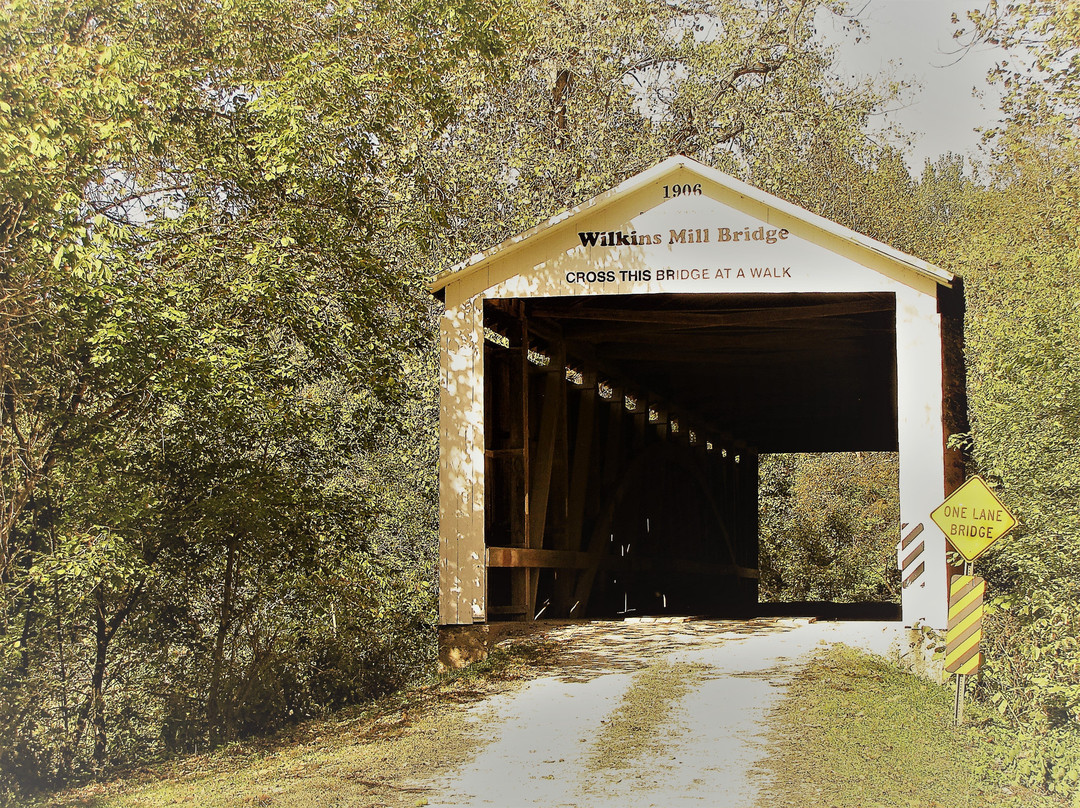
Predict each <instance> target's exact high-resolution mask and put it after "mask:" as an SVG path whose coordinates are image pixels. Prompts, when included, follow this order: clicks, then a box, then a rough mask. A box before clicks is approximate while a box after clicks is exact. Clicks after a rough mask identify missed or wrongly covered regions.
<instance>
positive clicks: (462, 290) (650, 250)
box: [432, 158, 952, 629]
mask: <svg viewBox="0 0 1080 808" xmlns="http://www.w3.org/2000/svg"><path fill="white" fill-rule="evenodd" d="M698 183H700V186H701V191H702V192H701V194H700V195H691V196H681V197H678V198H669V199H665V198H664V189H663V188H664V186H665V185H667V186H671V185H674V184H689V185H691V186H693V185H696V184H698ZM718 228H727V229H728V230H729V231H731V232H732V233H734V232H735V231H741V232H743V233H745V232H746V230H747V229H748V230H749V231H750V232H751V233H753V232H754V231H756V230H757V229H758V228H765V230H766V231H770V230H771V231H777V232H776V233H775V234H774V235H776V237H777V238H776V241H775V243H771V244H770V243H767V242H764V241H760V240H759V241H755V240H753V239H751V240H750V241H743V240H741V239H740V240H739V241H737V242H736V241H733V240H732V241H726V242H722V241H720V240H719V232H718ZM672 230H674V231H675V232H676V233H678V231H680V230H692V231H695V235H696V231H698V230H701V231H702V232H706V231H707V232H708V233H709V240H708V242H707V243H706V242H704V241H702V242H701V243H672V240H671V231H672ZM781 230H786V231H787V234H788V235H787V238H780V237H779V231H781ZM589 231H593V232H611V231H622V232H623V233H624V234H629V233H632V232H636V233H637V234H638V235H639V236H641V235H644V234H648V235H650V236H657V235H658V236H659V237H660V238H659V239H657V242H658V243H653V244H648V245H637V246H626V245H622V246H614V247H601V246H595V247H585V246H583V245H582V241H581V238H580V236H579V233H581V232H589ZM764 268H769V269H770V272H769V275H768V276H767V277H766V276H764V273H763V271H762V270H763V269H764ZM755 269H757V270H758V272H757V276H755V272H754V270H755ZM695 270H696V271H697V274H696V275H695V274H694V272H693V271H695ZM740 270H741V274H740ZM646 271H647V272H649V274H650V279H649V280H645V279H644V278H643V276H641V275H638V276H634V275H632V274H630V273H634V272H639V273H644V272H646ZM590 272H592V273H597V272H599V273H614V279H613V280H610V281H606V280H596V281H589V280H581V276H580V275H577V274H576V273H590ZM623 273H626V274H623ZM658 273H662V276H661V277H662V279H657V278H658ZM951 279H952V276H951V275H949V274H948V273H947V272H944V271H943V270H941V269H939V268H937V267H933V266H930V265H928V264H926V263H925V262H922V261H920V260H919V259H917V258H913V257H911V256H906V255H904V254H902V253H899V252H897V251H896V250H893V249H892V248H890V247H888V246H886V245H884V244H880V243H879V242H876V241H873V240H872V239H869V238H867V237H865V236H861V235H859V234H857V233H854V232H852V231H850V230H846V229H845V228H843V227H841V226H839V225H836V224H835V223H833V222H829V221H827V220H825V219H822V218H821V217H818V216H815V215H813V214H810V213H809V212H807V211H803V210H802V209H800V208H798V207H796V206H794V205H791V204H789V203H786V202H783V201H782V200H779V199H776V198H773V197H770V196H768V195H767V194H764V193H762V192H761V191H758V190H756V189H753V188H751V187H750V186H747V185H745V184H744V183H740V182H738V181H737V180H734V179H732V178H730V177H726V176H725V175H723V174H721V173H720V172H717V171H714V170H713V169H709V168H707V167H705V166H702V165H700V164H697V163H694V162H693V161H690V160H688V159H687V158H673V159H671V160H668V161H665V162H664V163H661V164H660V165H659V166H657V167H655V168H653V169H651V170H650V171H647V172H645V173H644V174H641V175H639V176H638V177H635V178H632V179H631V180H628V181H627V182H626V183H623V184H622V185H621V186H619V187H618V188H616V189H614V190H613V191H609V192H608V193H606V194H603V195H601V196H599V197H597V198H596V199H594V200H591V201H590V202H588V203H585V204H584V205H582V206H580V207H579V208H576V209H574V210H573V211H569V212H567V213H566V214H561V215H560V216H558V217H555V218H554V219H552V220H551V221H550V222H548V223H547V224H545V225H542V226H540V227H538V228H534V229H533V230H531V231H528V232H527V233H524V234H522V235H521V236H517V237H514V238H512V239H510V240H508V241H507V242H504V243H503V244H502V245H500V246H499V247H497V248H494V249H492V250H489V251H488V252H487V253H484V254H481V255H480V256H476V257H475V258H474V259H471V260H470V261H469V262H466V263H465V264H463V265H460V266H459V267H456V268H455V269H454V270H452V271H451V272H448V273H445V274H444V275H442V276H440V278H439V279H438V280H437V281H436V283H435V284H434V285H433V287H432V288H433V290H443V292H444V294H445V303H446V314H445V316H444V318H443V321H442V339H443V356H442V360H441V362H442V364H441V367H442V372H443V379H442V382H443V384H442V387H443V389H442V396H441V403H440V489H439V490H440V514H441V522H440V564H439V574H440V579H439V585H440V612H439V619H440V623H442V624H445V625H452V624H468V623H472V622H476V621H483V620H485V619H486V606H485V603H484V592H485V580H484V577H485V568H484V562H483V559H484V518H483V507H484V505H483V488H484V435H483V432H484V402H483V394H484V385H483V301H484V299H485V298H524V297H565V296H582V295H610V294H623V295H625V294H661V293H713V294H715V293H780V292H803V293H830V292H836V293H852V292H855V293H858V292H887V293H893V294H895V295H896V301H897V308H896V312H897V314H896V316H897V333H896V339H897V391H898V392H897V395H898V402H897V403H898V417H899V424H898V434H899V447H900V500H901V520H902V521H903V522H909V523H912V524H917V523H919V522H922V523H923V524H924V534H923V539H924V540H925V541H926V543H927V552H926V553H925V555H926V558H927V569H926V573H925V574H924V575H923V577H922V579H921V581H920V582H919V583H918V584H917V585H916V586H913V587H910V588H909V589H907V590H905V591H904V595H903V614H904V622H905V623H906V624H908V625H912V624H914V623H915V622H919V623H922V624H925V625H928V626H930V627H932V628H940V629H944V628H945V624H946V615H947V591H946V570H945V539H944V536H943V535H942V534H941V532H940V531H939V530H938V529H937V528H936V526H934V525H933V523H932V522H931V520H930V518H929V514H930V512H931V511H932V510H933V509H934V508H935V507H936V506H937V505H939V504H940V503H941V501H942V499H943V498H944V486H945V483H944V461H943V448H944V447H943V434H942V432H943V430H942V424H941V408H942V403H941V398H942V375H941V374H942V363H941V324H940V318H939V316H938V314H937V289H938V286H939V284H948V283H949V282H950V281H951Z"/></svg>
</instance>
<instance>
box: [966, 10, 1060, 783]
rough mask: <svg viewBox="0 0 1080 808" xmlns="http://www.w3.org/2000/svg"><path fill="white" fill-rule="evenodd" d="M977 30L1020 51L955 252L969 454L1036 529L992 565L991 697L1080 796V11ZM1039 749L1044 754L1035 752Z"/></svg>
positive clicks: (1003, 14) (1019, 764) (1033, 762)
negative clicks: (963, 313) (1079, 236)
mask: <svg viewBox="0 0 1080 808" xmlns="http://www.w3.org/2000/svg"><path fill="white" fill-rule="evenodd" d="M970 23H971V24H970V26H969V32H968V33H969V34H971V35H974V36H976V37H981V38H983V39H986V40H989V41H991V42H996V43H998V44H1001V45H1002V46H1004V47H1006V48H1010V49H1013V51H1014V52H1016V53H1018V56H1019V59H1018V60H1017V62H1018V63H1019V64H1020V65H1021V66H1020V67H1019V68H1016V67H1010V66H1009V64H1008V63H1006V62H1003V63H1002V65H1001V67H999V69H998V70H997V71H996V73H995V75H994V76H993V78H995V79H997V80H1000V81H1002V82H1003V84H1004V88H1005V98H1004V102H1003V109H1004V111H1005V113H1006V122H1005V124H1004V125H1003V126H1002V127H1001V128H1000V129H999V130H997V131H996V132H994V133H991V135H992V137H991V140H990V143H991V147H992V154H993V164H992V166H991V169H990V174H989V177H988V179H989V184H988V186H987V187H986V188H985V189H982V190H978V191H974V192H972V193H970V194H969V195H968V198H967V202H966V205H965V208H964V214H963V215H962V216H961V217H960V219H959V221H958V223H957V227H956V229H955V231H954V233H953V238H952V240H951V241H950V242H949V243H948V245H947V250H948V251H949V253H950V254H951V256H952V257H953V260H955V261H956V265H957V266H958V267H959V268H960V270H961V271H962V273H963V275H964V280H965V285H966V289H967V306H968V320H967V328H966V332H967V344H968V384H969V395H970V402H971V422H972V430H971V434H970V436H966V437H967V438H968V439H969V444H968V446H969V448H970V451H971V453H972V457H973V460H974V462H975V464H976V467H977V468H978V470H979V471H981V472H982V473H983V474H985V475H986V476H987V477H989V478H990V479H991V480H992V481H993V482H994V483H995V484H996V485H997V486H998V488H999V491H1000V494H1001V496H1002V497H1003V499H1004V500H1005V502H1006V503H1007V504H1008V505H1009V507H1010V509H1011V510H1012V511H1013V512H1014V513H1016V514H1017V516H1018V517H1019V520H1020V525H1019V527H1018V528H1017V530H1015V531H1014V533H1013V534H1012V535H1011V536H1010V537H1009V538H1007V539H1006V540H1004V541H1003V542H1002V543H1001V544H1000V546H999V547H995V548H994V549H992V550H991V551H990V552H989V553H988V555H987V558H986V560H985V563H981V564H980V572H982V573H984V574H986V575H987V577H988V578H989V579H990V582H991V588H992V591H996V592H997V593H998V596H997V598H996V599H995V608H996V613H995V615H994V616H993V618H992V620H991V622H990V624H989V626H988V639H987V643H986V645H985V648H984V650H985V653H986V663H985V666H984V669H983V694H984V696H986V697H987V698H989V699H990V700H991V701H992V702H993V703H995V704H996V705H997V707H998V708H999V709H1000V711H1001V712H1002V714H1003V715H1005V716H1007V717H1008V718H1009V719H1010V720H1011V721H1012V723H1013V728H1012V730H1011V745H1010V747H1009V748H1007V750H1006V756H1005V757H1006V763H1007V764H1008V768H1009V770H1010V771H1011V772H1012V773H1013V775H1014V776H1016V777H1018V778H1020V779H1022V780H1024V781H1025V782H1027V783H1030V784H1034V785H1040V786H1046V787H1048V788H1050V789H1051V790H1054V791H1059V792H1062V793H1066V794H1069V793H1072V794H1075V793H1076V792H1077V789H1078V787H1080V751H1078V750H1080V724H1078V721H1080V652H1078V649H1080V629H1078V628H1077V626H1078V625H1080V612H1078V609H1077V603H1078V602H1080V591H1078V589H1077V583H1076V582H1077V580H1078V577H1077V576H1078V573H1080V569H1078V568H1077V561H1076V559H1077V557H1078V551H1080V450H1078V447H1080V360H1078V359H1077V334H1078V333H1080V306H1078V304H1077V301H1080V281H1078V279H1077V278H1078V275H1077V270H1078V268H1080V266H1078V264H1080V250H1078V246H1077V241H1076V233H1077V231H1078V230H1080V214H1078V204H1077V203H1078V201H1080V184H1078V181H1077V177H1076V170H1075V167H1076V165H1077V161H1078V158H1080V151H1078V142H1077V138H1076V122H1077V114H1078V110H1080V105H1078V100H1080V99H1078V96H1077V90H1078V77H1080V73H1078V66H1080V62H1078V60H1077V53H1078V51H1077V43H1078V42H1080V14H1078V13H1077V8H1076V4H1075V3H1070V2H1051V1H1050V0H1046V1H1045V2H1044V1H1043V0H1039V1H1038V2H1031V3H1001V2H991V3H990V4H988V6H987V8H986V10H985V11H984V12H982V13H979V14H973V15H971V19H970ZM1033 750H1034V751H1033Z"/></svg>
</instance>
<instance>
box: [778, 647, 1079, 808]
mask: <svg viewBox="0 0 1080 808" xmlns="http://www.w3.org/2000/svg"><path fill="white" fill-rule="evenodd" d="M954 693H955V691H954V690H953V689H952V688H951V687H950V686H948V685H937V684H934V683H932V682H929V681H927V680H926V679H923V678H920V677H917V676H913V675H911V674H909V673H906V672H904V671H902V670H900V669H899V668H897V667H896V666H895V665H894V664H892V663H890V662H886V661H885V660H883V659H880V658H877V657H872V656H868V655H866V654H862V653H860V652H858V651H854V650H852V649H850V648H847V647H845V646H842V645H837V646H833V647H832V648H830V649H829V650H828V651H825V652H823V653H821V654H820V655H819V656H817V657H816V658H815V659H814V660H813V661H812V662H811V663H810V664H809V665H808V666H807V667H805V668H804V669H803V670H802V671H800V672H799V674H798V675H797V676H796V678H795V681H794V682H793V684H792V685H791V687H790V688H789V690H788V694H787V697H786V698H785V699H784V700H783V701H781V702H780V704H779V705H778V706H777V707H776V708H775V710H774V712H773V715H772V716H771V719H770V724H771V734H770V739H769V740H770V749H771V750H772V754H771V755H770V756H769V757H768V758H767V759H766V760H765V761H764V763H763V764H762V768H763V770H764V772H765V774H767V775H768V780H769V786H768V787H767V788H766V790H765V792H764V793H763V794H762V796H761V798H760V799H759V803H760V804H761V805H768V806H775V808H789V807H790V808H806V806H830V808H870V806H873V807H874V808H878V806H880V808H909V807H910V808H915V807H916V806H919V808H926V807H927V806H942V808H954V806H962V805H973V806H974V805H977V806H985V807H986V808H989V807H990V806H1001V808H1005V807H1006V806H1015V808H1062V807H1063V806H1066V805H1069V804H1070V803H1069V801H1068V800H1065V799H1064V798H1062V797H1060V796H1051V795H1048V794H1046V793H1045V792H1044V791H1042V790H1041V789H1035V790H1033V789H1032V788H1030V787H1029V786H1028V785H1026V784H1025V783H1023V782H1021V779H1022V778H1017V777H1016V776H1015V771H1014V770H1012V769H1010V767H1009V765H1008V759H1009V755H1010V749H1011V748H1012V743H1011V741H1010V740H1009V739H1008V738H1007V736H1008V733H1009V732H1010V729H1009V727H1008V726H1007V724H1006V723H1005V722H1002V721H1000V720H999V719H997V718H995V717H994V716H993V715H992V714H991V713H988V712H987V711H986V710H983V709H979V708H977V707H972V705H970V704H968V705H967V707H966V710H965V718H966V720H965V723H964V724H963V725H962V726H961V727H959V728H957V727H956V726H954V720H953V719H954V710H953V706H954V701H953V697H954ZM1029 751H1030V752H1031V753H1033V754H1034V753H1035V750H1029Z"/></svg>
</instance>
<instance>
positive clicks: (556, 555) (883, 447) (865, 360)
mask: <svg viewBox="0 0 1080 808" xmlns="http://www.w3.org/2000/svg"><path fill="white" fill-rule="evenodd" d="M895 310H896V304H895V298H894V296H893V295H891V294H759V295H733V294H724V295H700V294H688V295H671V294H667V295H634V296H588V297H566V298H550V297H548V298H541V299H536V300H525V299H515V300H489V301H487V302H486V304H485V326H486V332H487V339H486V340H485V373H484V378H485V436H486V447H485V448H486V474H485V515H486V516H485V519H486V522H485V531H486V537H487V538H486V542H487V547H488V549H487V555H488V558H487V566H488V598H487V602H488V619H489V620H498V619H533V618H536V617H541V618H545V617H566V616H572V617H584V616H606V615H615V614H632V613H636V614H657V613H665V612H676V613H683V614H722V613H733V612H735V611H738V610H739V609H740V608H745V607H747V606H749V605H752V604H755V603H756V601H757V458H758V454H759V453H763V452H811V451H871V450H880V451H895V450H896V448H897V433H896V422H897V418H896V412H897V410H896V349H895V334H896V326H895V318H896V313H895Z"/></svg>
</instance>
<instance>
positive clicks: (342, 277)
mask: <svg viewBox="0 0 1080 808" xmlns="http://www.w3.org/2000/svg"><path fill="white" fill-rule="evenodd" d="M515 19H516V17H515V15H514V14H513V13H512V10H511V9H504V8H501V7H499V6H498V5H496V4H490V5H489V4H486V3H484V2H469V1H468V0H466V2H462V3H456V4H451V5H441V4H440V5H438V7H436V6H435V5H433V4H428V3H424V2H419V3H412V4H406V6H404V7H403V6H395V7H393V8H389V7H386V6H385V5H383V4H377V3H366V2H356V3H345V4H335V5H334V6H333V7H327V6H325V5H319V4H309V3H306V2H302V1H301V2H292V0H281V2H278V1H277V0H269V1H266V0H259V1H258V2H244V1H243V0H241V2H238V3H230V4H224V5H220V4H203V3H197V4H195V5H194V6H191V7H185V8H183V9H181V8H178V7H176V6H175V5H174V4H169V3H157V2H153V1H152V0H151V2H141V1H139V0H122V1H121V2H119V3H114V2H110V3H104V4H102V3H98V2H95V0H85V1H81V2H75V3H69V4H64V5H50V4H42V3H36V2H18V0H16V2H13V3H9V4H7V5H5V7H4V9H3V11H2V13H0V155H2V157H0V172H3V182H2V184H0V239H2V241H0V245H2V246H0V283H2V285H0V304H2V305H0V331H2V335H3V339H2V340H0V351H2V353H0V388H2V392H3V399H2V402H0V403H2V407H0V410H2V420H0V490H2V492H3V505H4V509H3V517H2V521H0V693H2V696H0V704H2V707H0V773H2V774H0V779H2V780H3V782H4V784H5V785H10V784H11V783H12V782H16V781H19V782H22V783H23V784H24V785H26V784H34V783H44V782H48V781H49V780H50V779H51V778H53V777H54V776H61V777H62V776H66V775H69V774H71V773H73V772H78V771H81V770H86V769H88V768H91V767H100V766H102V765H104V764H105V763H106V762H108V761H109V760H122V759H135V758H138V757H141V756H144V755H148V754H157V753H159V752H160V751H161V750H162V747H163V745H164V746H165V747H167V748H173V749H176V748H183V745H184V743H185V741H186V740H192V741H204V742H205V740H206V739H207V738H208V737H209V738H210V739H211V740H213V739H214V738H222V737H228V736H229V735H230V734H233V733H235V732H239V731H247V730H251V729H255V728H258V729H264V728H269V727H273V726H275V725H278V724H280V723H281V722H282V721H284V720H289V716H290V715H292V716H299V715H301V714H305V713H310V712H311V711H312V710H317V709H322V708H323V707H324V706H325V705H329V704H332V703H340V702H341V701H342V700H343V699H345V700H347V699H355V698H358V697H361V696H363V695H365V694H368V693H370V692H374V691H377V690H379V689H381V688H385V687H388V686H392V685H393V684H394V683H395V682H400V681H402V679H403V677H408V676H410V675H412V674H413V672H414V671H415V669H416V667H417V666H416V665H415V664H414V663H416V661H417V660H418V658H422V657H423V656H424V655H425V654H427V653H428V651H429V649H430V643H429V642H428V640H427V639H426V635H425V634H424V632H423V631H422V630H420V629H422V625H421V626H418V625H417V624H418V623H420V624H423V622H424V621H425V620H429V619H430V618H429V617H425V615H430V608H429V607H430V603H431V600H430V597H431V593H430V584H429V583H428V582H427V578H426V577H425V576H424V572H423V570H424V569H425V568H426V569H430V566H427V567H424V566H420V567H419V568H413V567H411V566H410V565H411V564H412V563H413V562H415V561H421V562H425V563H427V564H428V565H430V555H429V554H428V555H425V554H424V553H423V552H422V551H420V550H419V549H418V547H419V546H420V545H421V538H426V537H428V536H430V529H431V523H432V517H431V509H432V499H431V492H432V486H431V484H430V480H429V479H428V477H429V476H430V472H426V473H425V472H421V473H420V474H419V480H418V483H419V484H414V485H412V486H410V487H409V488H407V489H403V488H402V487H401V486H400V485H399V484H395V485H393V486H386V483H385V480H386V478H388V477H392V476H393V475H394V474H395V472H399V473H400V472H401V470H402V469H407V468H408V467H409V466H410V464H413V463H419V462H421V461H429V460H430V451H429V448H430V445H431V443H430V435H431V426H430V425H431V410H430V403H429V402H430V392H431V386H430V383H429V382H428V381H427V379H429V378H430V376H431V374H430V373H417V370H418V369H422V368H425V367H426V366H425V364H424V363H425V362H427V361H428V360H427V359H425V357H424V352H425V350H426V349H427V348H428V345H429V343H428V342H427V339H428V337H427V334H428V328H429V320H428V312H427V307H426V304H425V303H424V298H423V297H422V296H421V294H419V293H418V291H417V290H418V287H420V286H421V281H422V276H421V275H420V270H419V268H417V267H415V266H412V265H408V264H404V263H398V262H396V261H395V257H396V254H395V253H393V252H390V251H384V249H383V248H382V247H381V246H377V243H378V242H379V241H380V240H381V241H382V242H383V244H384V245H393V244H394V243H395V240H400V235H398V233H399V232H407V231H412V232H416V231H419V230H422V229H423V227H424V226H425V222H426V221H428V220H430V218H431V215H430V211H429V205H428V202H427V201H426V197H425V190H424V189H425V188H426V186H427V185H428V183H427V180H426V178H425V175H424V173H423V166H422V165H421V164H420V161H419V160H418V158H417V153H418V149H419V146H420V144H422V143H424V142H425V141H426V140H427V139H429V138H431V137H434V136H436V135H437V133H438V132H440V131H441V130H442V129H443V128H444V127H445V126H446V124H447V122H448V120H449V119H450V117H451V113H452V111H453V109H454V98H453V94H452V93H451V91H450V89H449V87H448V84H447V82H446V81H445V80H444V78H443V77H444V75H445V74H446V73H447V72H448V71H449V70H450V68H451V67H453V68H454V69H464V66H465V65H471V66H472V68H473V69H474V71H475V74H476V75H483V73H484V71H485V70H487V69H488V66H489V65H490V64H491V60H492V59H493V58H494V57H496V56H497V55H498V53H499V50H500V48H501V47H502V41H503V38H504V34H505V33H506V30H507V28H508V27H512V25H513V21H514V20H515ZM267 20H271V21H273V23H272V24H267ZM403 200H407V201H408V205H403V204H402V202H403ZM388 234H389V235H388ZM401 433H407V434H409V435H410V437H411V438H415V439H416V441H417V443H418V445H417V446H416V447H411V446H408V447H405V448H402V447H401V446H399V445H398V443H396V441H395V438H394V436H395V435H400V434H401ZM413 479H416V475H413ZM384 487H388V488H390V490H394V491H396V492H397V493H398V495H400V496H401V497H402V502H401V503H399V504H398V506H397V509H394V510H391V509H389V508H387V503H386V492H385V490H384ZM405 507H408V509H409V510H408V511H407V512H406V513H404V514H403V513H402V512H401V509H402V508H405ZM380 509H384V510H385V513H382V514H380ZM390 514H394V516H393V518H391V516H390ZM335 655H336V656H335ZM327 660H335V661H332V662H328V661H327ZM328 668H331V669H332V670H331V672H330V674H329V676H330V678H329V679H328V678H327V669H328ZM334 677H337V678H336V679H335V678H334ZM331 680H333V681H331Z"/></svg>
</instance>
